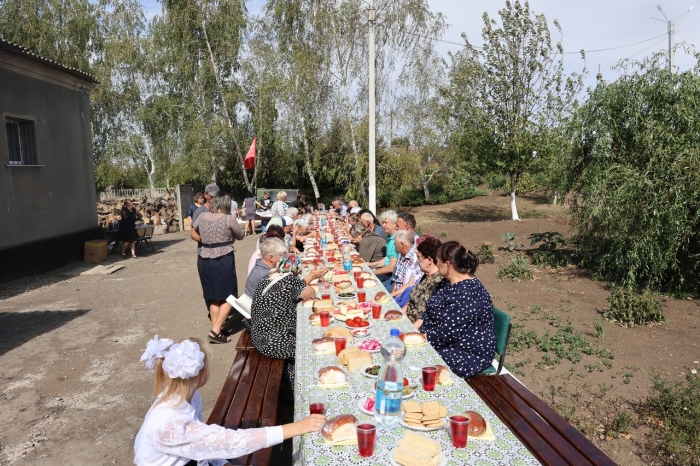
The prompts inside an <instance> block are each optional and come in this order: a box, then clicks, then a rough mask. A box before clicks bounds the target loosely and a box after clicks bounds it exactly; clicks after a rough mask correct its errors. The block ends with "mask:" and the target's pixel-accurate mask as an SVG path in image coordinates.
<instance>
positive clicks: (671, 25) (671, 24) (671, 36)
mask: <svg viewBox="0 0 700 466" xmlns="http://www.w3.org/2000/svg"><path fill="white" fill-rule="evenodd" d="M656 8H657V9H658V10H659V11H660V12H661V14H662V15H664V18H665V19H666V21H664V20H663V19H659V18H654V17H653V16H646V17H647V18H649V19H654V20H656V21H661V22H662V23H666V25H667V26H668V71H669V72H670V73H673V65H674V61H675V54H676V51H675V50H674V48H675V44H674V40H675V35H676V29H675V26H676V21H678V20H679V19H681V18H682V17H683V16H685V15H686V14H687V13H688V12H689V11H690V10H692V9H693V8H695V6H691V7H690V8H688V9H687V10H686V12H685V13H683V14H682V15H680V16H679V17H678V18H676V19H674V20H673V21H671V20H670V19H668V18H667V17H666V14H665V13H664V10H662V9H661V5H656Z"/></svg>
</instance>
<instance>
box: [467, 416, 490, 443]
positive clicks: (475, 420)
mask: <svg viewBox="0 0 700 466" xmlns="http://www.w3.org/2000/svg"><path fill="white" fill-rule="evenodd" d="M464 414H466V415H467V416H469V418H470V420H469V436H470V437H481V436H482V435H484V434H485V433H486V419H484V417H483V416H482V415H481V414H479V413H477V412H476V411H467V412H466V413H464Z"/></svg>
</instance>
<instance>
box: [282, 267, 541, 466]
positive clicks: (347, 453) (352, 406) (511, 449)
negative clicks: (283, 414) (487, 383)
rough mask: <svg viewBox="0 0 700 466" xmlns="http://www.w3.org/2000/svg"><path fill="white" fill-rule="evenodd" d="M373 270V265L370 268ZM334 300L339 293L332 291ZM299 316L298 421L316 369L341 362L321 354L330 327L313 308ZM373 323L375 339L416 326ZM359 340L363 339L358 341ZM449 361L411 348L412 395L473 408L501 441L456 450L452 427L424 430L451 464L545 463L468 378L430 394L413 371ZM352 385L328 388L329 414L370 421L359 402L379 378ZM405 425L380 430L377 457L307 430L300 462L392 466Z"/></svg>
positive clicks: (355, 376) (353, 376) (297, 453)
mask: <svg viewBox="0 0 700 466" xmlns="http://www.w3.org/2000/svg"><path fill="white" fill-rule="evenodd" d="M366 270H369V269H366ZM377 282H378V283H379V287H377V288H370V289H366V291H367V300H368V301H370V300H371V299H372V297H374V295H375V294H376V293H377V292H379V291H385V290H384V288H383V286H382V285H381V282H379V281H378V280H377ZM330 294H331V295H332V297H333V299H334V301H335V302H336V303H338V302H339V301H338V300H337V297H336V296H335V294H334V292H333V291H332V290H331V291H330ZM388 309H399V307H398V306H397V304H396V302H395V301H394V300H391V303H390V304H385V305H383V308H382V312H384V311H385V310H388ZM298 312H299V315H298V318H297V345H296V366H295V367H296V382H295V384H296V385H295V387H294V419H295V420H299V419H302V418H304V417H306V416H308V414H309V401H308V389H309V387H310V386H313V385H315V384H316V383H317V382H316V373H317V372H318V370H319V369H321V368H322V367H325V366H332V365H337V366H340V363H339V362H338V358H337V357H336V356H335V354H330V355H320V356H319V355H316V354H315V351H314V349H313V347H312V345H311V341H312V340H314V339H315V338H319V337H321V336H322V334H323V332H324V331H325V329H322V328H321V327H319V326H312V325H310V324H309V320H308V316H309V314H311V312H312V310H311V309H310V308H302V307H299V308H298ZM370 321H371V322H372V327H371V329H370V330H371V333H370V335H369V338H376V339H378V340H380V341H383V340H384V339H385V338H387V337H388V336H389V330H390V329H392V328H398V329H400V330H401V331H403V332H410V331H415V328H414V327H413V324H411V322H410V321H409V320H408V319H404V320H402V321H399V322H385V321H383V320H381V321H375V320H373V319H371V318H370ZM334 326H345V324H344V322H340V321H336V320H333V319H331V327H334ZM356 342H357V340H356ZM373 357H374V362H375V364H381V363H382V357H381V355H380V354H379V353H375V354H373ZM434 364H443V365H445V363H444V361H443V360H442V358H441V357H440V356H439V355H438V353H437V352H436V351H435V350H433V348H432V347H431V346H430V345H429V344H427V345H424V346H420V347H409V348H408V351H407V354H406V357H405V358H404V359H403V369H404V376H405V377H406V378H407V379H408V380H409V384H410V385H415V384H418V385H419V387H418V388H417V389H416V395H415V396H414V397H413V398H411V399H415V400H417V401H419V402H423V401H429V400H435V401H439V402H440V404H442V405H446V406H447V407H448V415H449V414H456V413H461V412H464V411H467V410H471V411H476V412H478V413H480V414H481V415H482V416H483V417H484V418H485V419H486V420H487V421H488V422H489V423H490V424H491V427H492V429H493V432H494V434H495V436H496V440H495V441H480V440H474V439H469V443H468V445H467V448H463V449H455V448H453V447H452V442H451V440H450V437H449V431H448V430H449V428H448V429H442V430H437V431H432V432H418V433H419V434H420V435H424V436H426V437H429V438H432V439H434V440H437V441H439V442H440V443H441V444H442V451H443V454H444V455H445V457H446V458H447V465H448V466H458V465H464V464H469V465H477V466H489V465H494V466H495V465H512V466H521V465H536V464H539V462H538V461H537V460H536V459H535V458H534V457H533V456H532V454H531V453H530V452H529V451H528V450H527V448H526V447H525V446H524V445H523V444H522V443H521V442H520V441H519V440H518V438H517V437H516V436H515V435H514V434H513V433H512V432H510V430H509V429H508V427H506V426H505V425H504V424H503V423H502V422H501V420H500V419H498V416H496V415H495V414H494V413H493V412H492V411H491V409H490V408H489V407H488V406H487V405H486V404H485V403H484V402H483V401H482V400H481V398H479V395H477V394H476V392H474V390H472V389H471V387H469V385H468V384H467V382H465V381H464V380H462V379H460V378H458V377H457V376H454V375H453V379H454V381H455V383H454V384H452V385H447V386H444V387H441V386H439V385H436V386H435V391H434V392H425V391H423V389H422V385H421V380H422V373H421V371H420V369H418V370H417V371H414V370H411V369H410V367H416V368H422V367H424V366H428V365H434ZM349 375H350V377H349V382H350V386H349V387H348V388H345V389H340V390H328V391H327V402H326V416H327V417H328V418H331V417H334V416H337V415H339V414H353V415H355V417H357V418H358V419H360V420H362V419H370V418H372V416H369V415H367V414H364V413H362V412H361V411H360V409H359V408H358V402H359V401H361V400H364V399H365V398H366V397H367V396H371V395H373V394H374V388H373V387H374V382H375V379H370V378H367V377H364V376H362V375H361V374H360V372H359V371H355V372H351V373H350V374H349ZM403 433H404V427H402V426H398V427H397V428H395V429H393V430H378V431H377V440H376V447H375V450H374V455H373V456H372V457H371V458H362V457H360V456H359V455H358V450H357V445H352V446H328V445H325V443H324V440H323V438H322V437H321V434H320V433H318V432H315V433H312V434H306V435H304V436H303V437H295V439H294V453H293V455H294V457H293V459H294V464H296V465H305V466H306V465H321V466H322V465H363V466H365V465H366V466H370V465H372V466H373V465H389V464H391V463H390V462H389V452H390V451H391V450H392V449H393V448H394V447H395V446H396V444H397V442H398V441H399V440H400V439H401V438H403Z"/></svg>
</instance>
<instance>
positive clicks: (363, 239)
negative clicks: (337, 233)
mask: <svg viewBox="0 0 700 466" xmlns="http://www.w3.org/2000/svg"><path fill="white" fill-rule="evenodd" d="M350 238H351V239H352V242H353V243H355V244H356V245H357V252H358V253H359V254H360V257H362V260H364V261H365V262H375V261H378V260H382V259H384V256H385V255H386V240H385V239H384V238H382V237H381V236H379V235H378V234H376V233H375V232H373V231H372V230H369V229H367V227H366V226H364V225H363V223H362V222H357V223H356V224H354V225H353V226H352V227H350Z"/></svg>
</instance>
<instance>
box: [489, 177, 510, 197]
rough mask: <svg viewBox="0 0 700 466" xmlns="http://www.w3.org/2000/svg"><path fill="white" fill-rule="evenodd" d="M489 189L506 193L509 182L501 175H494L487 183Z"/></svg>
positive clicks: (508, 189)
mask: <svg viewBox="0 0 700 466" xmlns="http://www.w3.org/2000/svg"><path fill="white" fill-rule="evenodd" d="M489 188H490V189H493V190H494V191H503V192H504V193H507V192H508V191H510V182H509V181H508V180H507V179H506V177H505V176H503V175H496V176H494V177H493V178H491V181H489Z"/></svg>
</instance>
